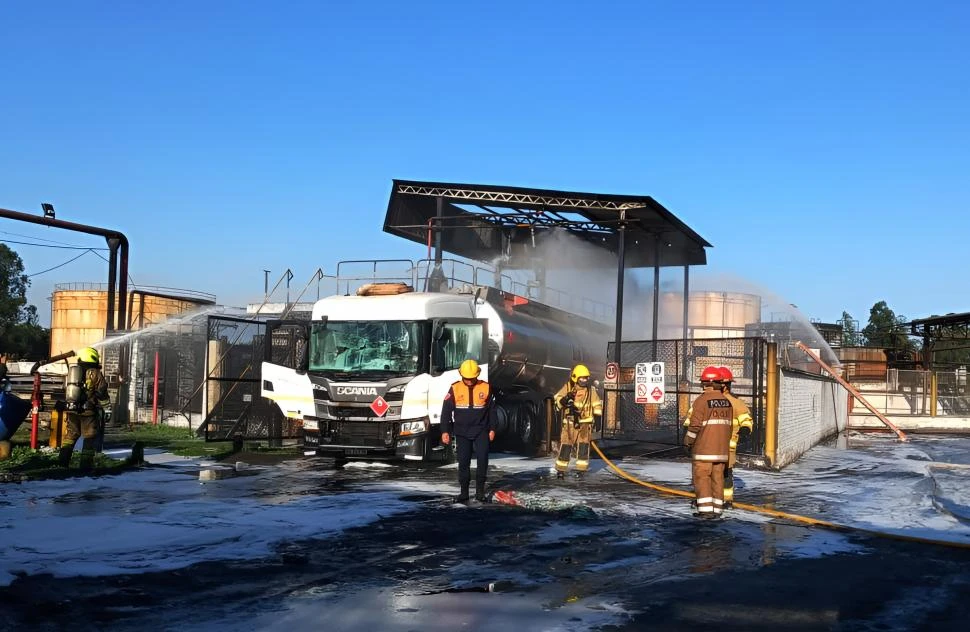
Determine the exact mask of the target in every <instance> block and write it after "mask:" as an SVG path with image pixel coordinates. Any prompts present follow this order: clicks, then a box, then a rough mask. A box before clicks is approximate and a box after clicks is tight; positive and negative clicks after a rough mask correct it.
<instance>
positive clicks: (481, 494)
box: [475, 483, 488, 503]
mask: <svg viewBox="0 0 970 632" xmlns="http://www.w3.org/2000/svg"><path fill="white" fill-rule="evenodd" d="M475 500H477V501H478V502H480V503H487V502H488V496H486V495H485V485H484V483H483V484H481V485H475Z"/></svg>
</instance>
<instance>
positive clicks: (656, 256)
mask: <svg viewBox="0 0 970 632" xmlns="http://www.w3.org/2000/svg"><path fill="white" fill-rule="evenodd" d="M659 331H660V236H659V235H654V236H653V336H652V337H653V357H652V358H651V359H652V360H653V361H654V362H656V361H657V332H659Z"/></svg>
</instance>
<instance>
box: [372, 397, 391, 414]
mask: <svg viewBox="0 0 970 632" xmlns="http://www.w3.org/2000/svg"><path fill="white" fill-rule="evenodd" d="M390 407H391V405H390V404H388V403H387V402H386V401H385V400H384V398H383V397H381V396H380V395H378V396H377V399H375V400H374V401H372V402H371V403H370V409H371V410H373V411H374V414H375V415H377V416H378V417H383V416H384V415H385V414H387V409H388V408H390Z"/></svg>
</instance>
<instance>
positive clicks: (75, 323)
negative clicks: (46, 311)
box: [50, 283, 216, 356]
mask: <svg viewBox="0 0 970 632" xmlns="http://www.w3.org/2000/svg"><path fill="white" fill-rule="evenodd" d="M215 299H216V297H215V295H213V294H207V293H204V292H197V291H194V290H183V289H176V288H166V287H149V286H133V287H132V288H131V289H130V290H129V293H128V307H127V314H128V315H127V320H128V322H127V323H126V327H124V328H125V329H129V330H134V329H141V328H143V327H147V326H149V325H154V324H157V323H160V322H163V321H165V320H166V319H168V318H170V317H172V316H176V315H178V314H182V313H185V312H188V311H191V310H194V309H197V308H199V307H202V306H206V305H214V304H215ZM115 313H116V314H117V308H116V310H115ZM107 319H108V286H107V284H104V283H62V284H58V285H55V286H54V293H53V296H52V297H51V349H50V353H51V355H52V356H54V355H57V354H60V353H64V352H67V351H72V350H75V349H80V348H81V347H86V346H89V345H92V344H94V343H96V342H98V341H100V340H102V339H104V336H105V322H106V321H107Z"/></svg>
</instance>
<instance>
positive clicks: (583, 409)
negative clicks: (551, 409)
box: [552, 382, 603, 424]
mask: <svg viewBox="0 0 970 632" xmlns="http://www.w3.org/2000/svg"><path fill="white" fill-rule="evenodd" d="M570 386H571V383H570V382H567V383H566V384H565V385H564V386H563V387H562V388H561V389H559V390H558V391H557V392H556V394H555V395H553V396H552V401H553V404H554V405H555V407H556V410H558V411H559V412H561V413H563V416H562V418H563V421H564V422H565V421H566V420H567V418H568V420H569V421H570V422H572V420H573V417H574V416H575V412H574V411H572V410H565V411H564V410H563V407H562V404H560V403H559V400H561V399H562V398H563V397H565V396H566V395H567V394H572V396H573V401H575V402H576V408H577V409H578V410H579V419H577V421H578V422H579V423H581V424H591V423H593V421H594V419H593V418H594V417H600V416H602V415H603V400H601V399H600V396H599V393H597V392H596V390H595V389H593V388H590V387H588V386H586V387H583V386H575V387H573V388H570Z"/></svg>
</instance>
